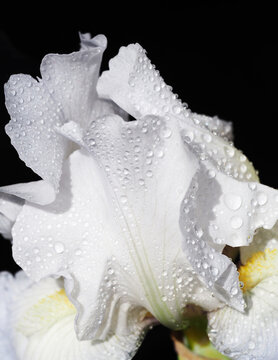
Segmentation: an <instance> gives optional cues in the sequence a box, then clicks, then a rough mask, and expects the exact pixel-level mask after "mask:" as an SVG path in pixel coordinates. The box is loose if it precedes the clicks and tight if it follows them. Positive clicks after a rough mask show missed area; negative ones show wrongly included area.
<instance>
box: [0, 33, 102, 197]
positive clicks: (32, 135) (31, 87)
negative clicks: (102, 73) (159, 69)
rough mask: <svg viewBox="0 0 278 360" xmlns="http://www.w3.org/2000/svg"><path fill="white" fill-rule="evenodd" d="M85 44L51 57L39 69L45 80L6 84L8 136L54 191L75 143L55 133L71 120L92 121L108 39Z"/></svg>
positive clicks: (15, 79)
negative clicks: (79, 47)
mask: <svg viewBox="0 0 278 360" xmlns="http://www.w3.org/2000/svg"><path fill="white" fill-rule="evenodd" d="M82 41H83V40H82ZM84 41H85V40H84ZM83 45H84V46H82V50H80V51H79V52H75V53H72V54H69V55H47V56H46V57H45V58H44V59H43V61H42V65H41V74H42V80H40V79H39V80H38V81H37V80H35V79H33V78H32V77H30V76H28V75H22V74H20V75H13V76H11V78H10V80H9V81H8V83H7V84H6V86H5V96H6V106H7V109H8V111H9V114H10V116H11V121H10V122H9V124H8V125H7V126H6V131H7V134H8V135H9V136H10V138H11V142H12V144H13V145H14V147H15V148H16V150H17V151H18V154H19V156H20V158H21V159H22V160H23V161H25V163H26V165H27V166H29V167H31V168H32V170H34V171H35V172H36V173H37V174H38V175H40V176H41V177H42V178H43V179H44V180H46V181H47V182H49V183H50V184H52V185H53V186H54V188H55V189H56V190H57V189H58V187H59V181H60V176H61V169H62V163H63V161H64V159H65V157H66V156H67V155H68V154H69V153H70V152H71V151H72V145H71V143H70V142H69V141H68V140H67V139H66V138H64V137H63V136H61V135H60V134H57V133H56V131H55V129H56V128H57V127H60V126H62V125H63V124H64V123H66V122H68V121H75V122H77V123H79V124H80V125H81V126H82V125H85V124H86V123H88V122H89V120H90V115H91V113H92V108H93V105H94V100H95V99H96V96H97V95H96V81H97V77H98V71H99V66H100V62H101V57H102V52H103V50H104V49H105V45H106V40H105V38H104V37H103V36H102V35H99V36H97V37H95V38H93V39H91V40H89V39H86V41H85V43H84V44H83Z"/></svg>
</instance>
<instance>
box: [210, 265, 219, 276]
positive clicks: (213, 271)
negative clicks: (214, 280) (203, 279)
mask: <svg viewBox="0 0 278 360" xmlns="http://www.w3.org/2000/svg"><path fill="white" fill-rule="evenodd" d="M211 273H212V275H213V276H217V275H218V273H219V270H218V269H217V268H216V267H213V268H212V269H211Z"/></svg>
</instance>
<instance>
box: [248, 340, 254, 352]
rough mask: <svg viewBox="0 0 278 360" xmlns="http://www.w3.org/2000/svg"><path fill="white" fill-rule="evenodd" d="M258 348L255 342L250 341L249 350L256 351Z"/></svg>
mask: <svg viewBox="0 0 278 360" xmlns="http://www.w3.org/2000/svg"><path fill="white" fill-rule="evenodd" d="M255 347H256V344H255V343H254V342H253V341H249V343H248V349H249V350H254V349H255Z"/></svg>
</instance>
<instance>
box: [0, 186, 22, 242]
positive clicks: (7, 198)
mask: <svg viewBox="0 0 278 360" xmlns="http://www.w3.org/2000/svg"><path fill="white" fill-rule="evenodd" d="M22 206H23V200H22V199H19V198H17V197H16V196H13V195H8V194H5V193H3V192H1V191H0V234H2V235H3V236H4V237H5V238H8V239H11V229H12V227H13V225H14V222H15V220H16V218H17V215H18V214H19V212H20V210H21V208H22Z"/></svg>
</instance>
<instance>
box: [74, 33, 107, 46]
mask: <svg viewBox="0 0 278 360" xmlns="http://www.w3.org/2000/svg"><path fill="white" fill-rule="evenodd" d="M79 37H80V42H81V48H82V49H88V48H91V47H93V48H95V47H99V48H102V49H103V50H105V49H106V47H107V38H106V36H105V35H103V34H99V35H96V36H95V37H93V38H92V37H91V34H90V33H84V34H82V33H81V32H79Z"/></svg>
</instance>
